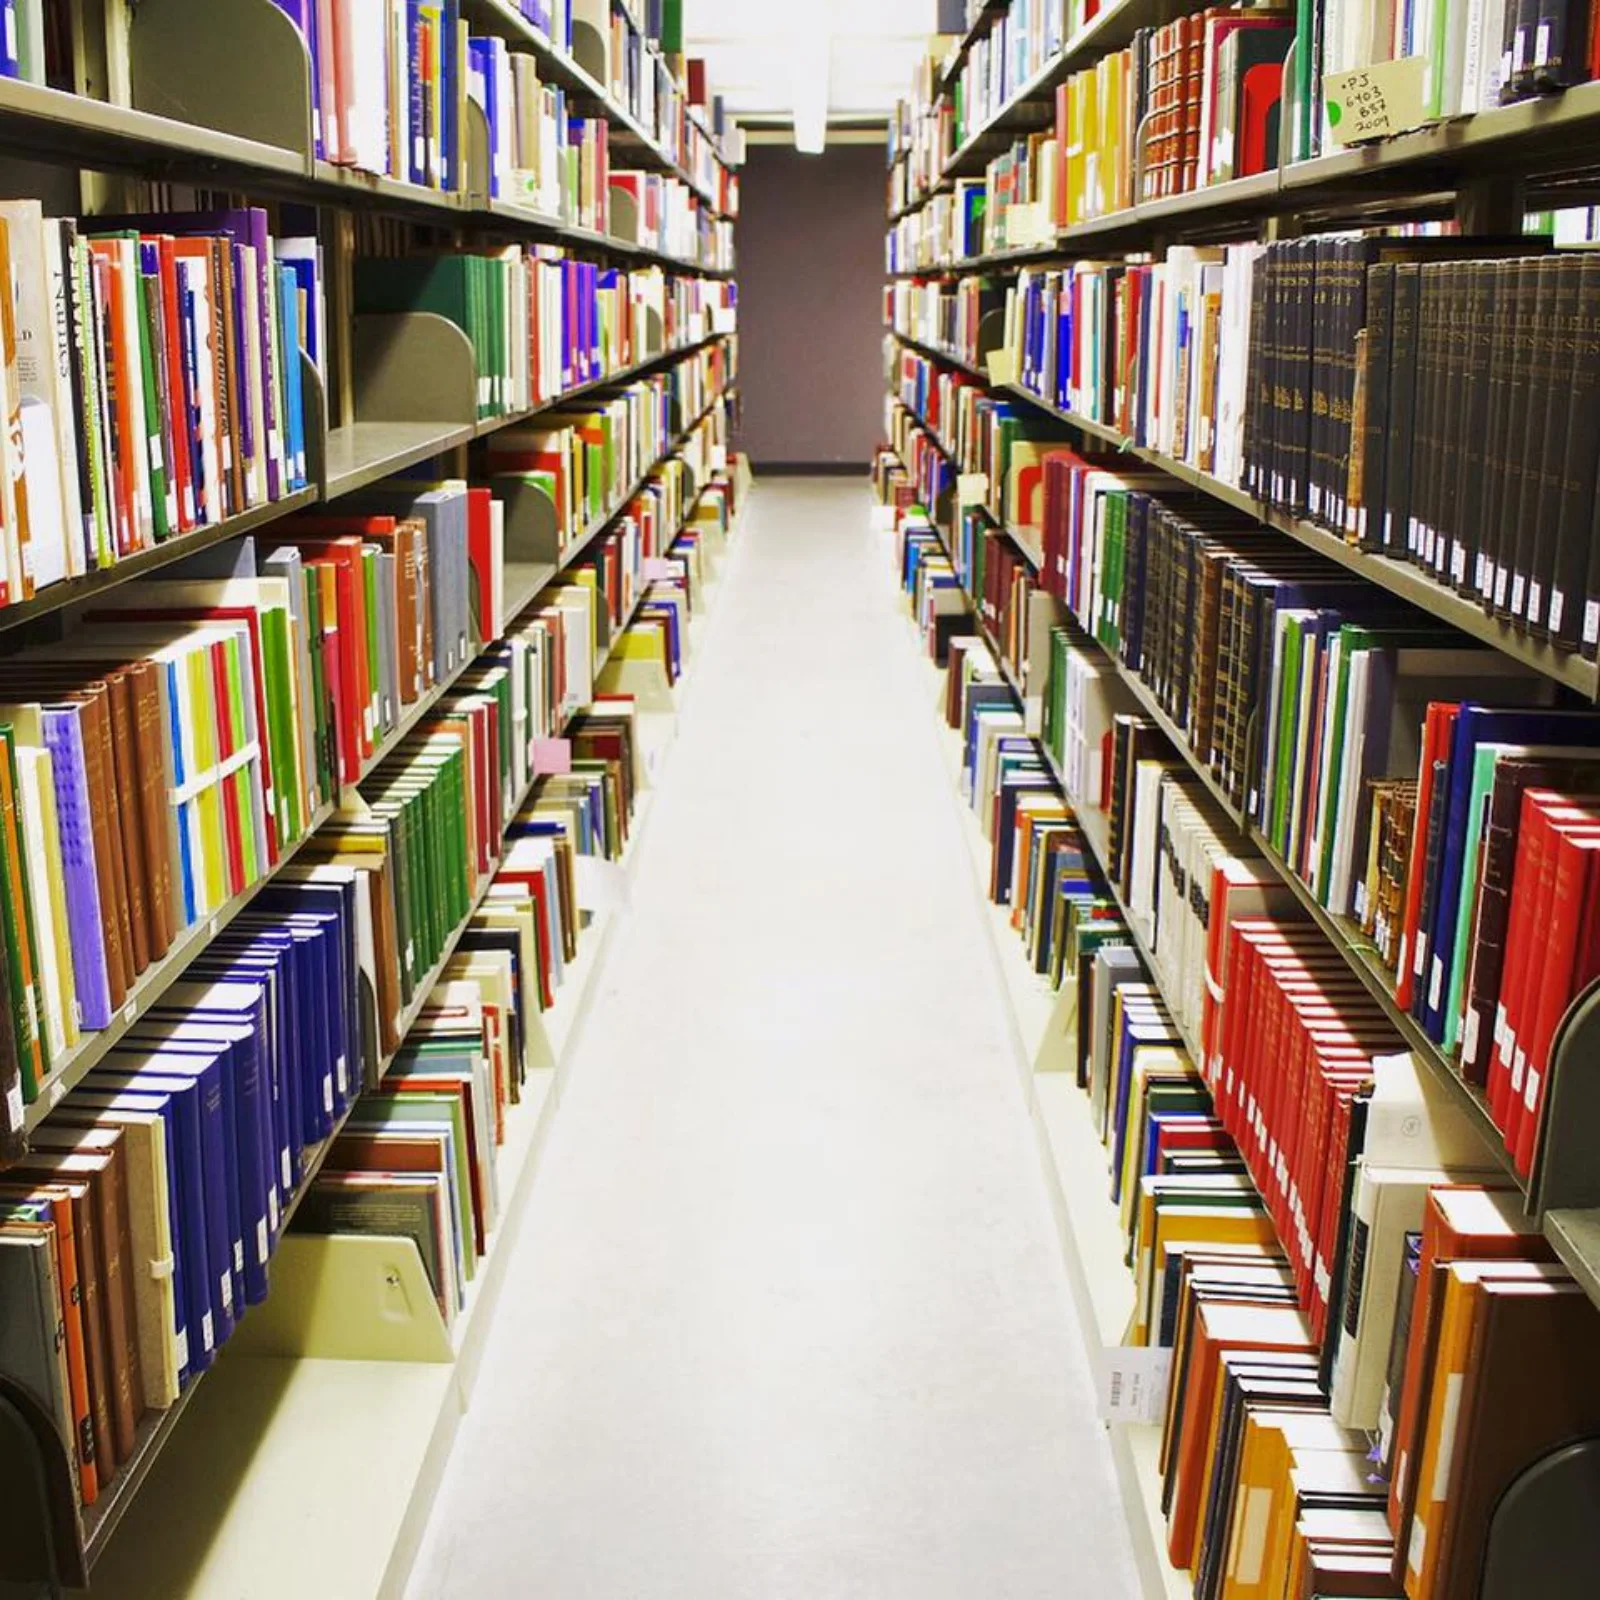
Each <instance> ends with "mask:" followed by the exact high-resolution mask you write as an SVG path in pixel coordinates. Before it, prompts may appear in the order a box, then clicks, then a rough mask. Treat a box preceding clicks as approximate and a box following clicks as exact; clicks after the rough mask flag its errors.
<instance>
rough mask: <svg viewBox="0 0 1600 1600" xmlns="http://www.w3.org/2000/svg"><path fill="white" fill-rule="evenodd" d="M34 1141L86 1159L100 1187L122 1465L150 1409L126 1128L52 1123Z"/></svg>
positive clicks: (98, 1217)
mask: <svg viewBox="0 0 1600 1600" xmlns="http://www.w3.org/2000/svg"><path fill="white" fill-rule="evenodd" d="M32 1142H33V1147H34V1149H35V1150H36V1151H38V1152H39V1153H40V1155H41V1156H50V1155H58V1156H60V1157H61V1158H62V1159H63V1160H65V1161H68V1162H74V1163H79V1162H81V1163H86V1164H88V1165H86V1166H85V1167H84V1168H82V1169H81V1170H84V1171H87V1172H90V1173H92V1174H93V1176H91V1178H90V1184H91V1187H92V1188H94V1189H96V1191H97V1194H96V1214H95V1222H96V1225H97V1230H98V1237H97V1241H96V1242H97V1246H98V1248H99V1251H100V1261H99V1265H100V1288H101V1294H102V1297H103V1300H104V1303H105V1318H106V1347H107V1352H108V1354H109V1355H110V1358H111V1367H112V1372H113V1375H114V1384H113V1390H112V1402H111V1415H112V1419H113V1422H114V1423H115V1428H116V1441H117V1461H118V1464H119V1465H120V1464H121V1463H122V1462H124V1461H126V1460H127V1459H128V1457H129V1456H130V1455H132V1454H133V1447H134V1433H135V1430H136V1429H137V1428H138V1426H139V1419H140V1418H141V1417H143V1415H144V1410H145V1406H144V1373H143V1370H142V1367H141V1364H140V1361H139V1320H138V1319H139V1312H138V1307H137V1305H136V1303H135V1299H134V1283H133V1270H134V1269H133V1223H132V1220H131V1218H130V1217H129V1215H128V1188H127V1177H126V1174H125V1172H124V1169H123V1153H122V1129H121V1128H115V1127H97V1128H73V1127H55V1126H53V1125H52V1124H50V1123H48V1122H46V1123H44V1124H43V1125H42V1126H40V1127H38V1128H36V1129H35V1130H34V1131H33V1135H32ZM29 1159H30V1160H31V1159H33V1158H32V1157H31V1156H30V1158H29ZM69 1170H72V1169H69Z"/></svg>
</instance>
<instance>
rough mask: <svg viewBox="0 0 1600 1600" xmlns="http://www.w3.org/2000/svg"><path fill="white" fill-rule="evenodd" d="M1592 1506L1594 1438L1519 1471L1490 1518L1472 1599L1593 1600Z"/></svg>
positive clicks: (1598, 1496) (1595, 1548)
mask: <svg viewBox="0 0 1600 1600" xmlns="http://www.w3.org/2000/svg"><path fill="white" fill-rule="evenodd" d="M1597 1505H1600V1439H1582V1440H1579V1441H1578V1442H1576V1443H1574V1444H1568V1445H1563V1446H1561V1448H1560V1449H1557V1450H1553V1451H1551V1453H1550V1454H1549V1455H1547V1456H1543V1457H1541V1459H1539V1460H1538V1461H1536V1462H1534V1463H1533V1465H1532V1466H1530V1467H1526V1468H1524V1469H1523V1471H1522V1472H1521V1473H1519V1474H1518V1475H1517V1477H1516V1478H1515V1479H1513V1480H1512V1482H1511V1484H1510V1486H1509V1487H1508V1488H1507V1489H1506V1491H1505V1493H1504V1494H1502V1495H1501V1497H1500V1503H1499V1504H1498V1505H1497V1506H1496V1507H1495V1510H1494V1515H1493V1516H1492V1517H1491V1518H1490V1520H1489V1539H1488V1545H1487V1549H1486V1552H1485V1556H1484V1563H1483V1581H1482V1583H1481V1584H1480V1585H1479V1588H1478V1600H1591V1597H1592V1596H1593V1594H1594V1592H1595V1574H1596V1573H1597V1572H1600V1519H1596V1517H1595V1514H1594V1510H1595V1507H1596V1506H1597Z"/></svg>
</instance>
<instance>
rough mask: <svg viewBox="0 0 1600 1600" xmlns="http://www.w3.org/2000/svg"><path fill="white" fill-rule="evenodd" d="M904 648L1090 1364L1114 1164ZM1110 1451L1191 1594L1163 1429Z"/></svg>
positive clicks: (1182, 1597)
mask: <svg viewBox="0 0 1600 1600" xmlns="http://www.w3.org/2000/svg"><path fill="white" fill-rule="evenodd" d="M906 628H907V631H908V636H909V638H910V639H911V641H912V644H911V648H912V649H913V651H914V652H915V653H916V656H917V659H918V662H919V665H920V666H921V669H922V671H923V673H924V674H925V677H926V681H927V685H928V689H929V707H928V711H929V715H930V716H931V717H933V718H935V719H936V722H935V731H936V733H937V736H938V739H939V744H940V748H941V750H942V751H943V753H944V756H945V762H946V766H947V768H948V769H949V770H950V773H951V784H952V787H953V789H954V794H953V796H952V798H953V801H954V803H955V805H956V807H957V809H958V810H959V811H960V813H961V833H962V837H963V839H964V840H965V841H966V845H967V850H966V854H967V857H968V861H969V865H970V866H971V869H972V886H973V893H974V895H975V896H976V898H977V899H978V901H979V902H980V903H981V905H982V908H983V916H984V923H985V925H986V926H987V928H988V930H989V932H990V934H991V936H992V945H993V953H994V959H995V966H996V970H997V974H998V976H999V978H1000V980H1001V987H1002V989H1003V991H1004V993H1005V996H1006V1000H1007V1004H1008V1010H1009V1013H1010V1020H1011V1023H1012V1032H1013V1041H1014V1045H1015V1049H1016V1055H1017V1068H1018V1073H1019V1076H1020V1077H1021V1079H1022V1092H1023V1094H1024V1096H1025V1097H1026V1099H1027V1102H1028V1106H1029V1109H1030V1111H1031V1113H1032V1116H1033V1121H1034V1126H1035V1130H1036V1131H1037V1133H1038V1137H1039V1154H1040V1159H1041V1164H1042V1166H1043V1168H1044V1176H1045V1183H1046V1187H1047V1188H1048V1190H1049V1193H1050V1201H1051V1207H1052V1210H1053V1211H1054V1213H1055V1218H1056V1224H1057V1228H1058V1230H1059V1232H1060V1235H1061V1245H1062V1253H1063V1255H1064V1256H1065V1258H1066V1266H1067V1277H1068V1279H1069V1281H1070V1282H1071V1285H1072V1292H1073V1301H1074V1304H1075V1306H1076V1308H1077V1312H1078V1321H1079V1325H1080V1327H1081V1329H1082V1332H1083V1339H1084V1344H1085V1347H1086V1348H1087V1351H1088V1355H1089V1361H1090V1364H1091V1366H1093V1365H1094V1364H1096V1363H1097V1362H1098V1361H1099V1359H1100V1356H1101V1352H1102V1351H1104V1350H1106V1349H1108V1348H1111V1347H1114V1346H1117V1345H1120V1344H1122V1343H1123V1342H1124V1339H1125V1335H1126V1333H1127V1330H1128V1327H1129V1325H1130V1323H1131V1320H1132V1316H1133V1300H1134V1287H1133V1274H1132V1272H1131V1270H1130V1269H1129V1267H1128V1265H1127V1263H1126V1261H1125V1260H1124V1259H1123V1239H1122V1228H1121V1224H1120V1221H1119V1219H1118V1216H1117V1207H1116V1205H1115V1203H1114V1202H1113V1201H1112V1199H1111V1197H1110V1172H1109V1168H1108V1166H1107V1161H1106V1152H1105V1147H1104V1145H1102V1144H1101V1142H1100V1139H1099V1136H1098V1135H1097V1134H1096V1133H1095V1130H1094V1126H1093V1123H1092V1121H1091V1118H1090V1111H1089V1099H1088V1096H1087V1095H1086V1094H1085V1093H1084V1092H1083V1091H1082V1090H1081V1089H1079V1087H1078V1085H1077V1081H1076V1078H1075V1076H1073V1074H1072V1073H1070V1072H1068V1071H1062V1070H1059V1069H1060V1068H1061V1067H1064V1066H1066V1065H1067V1064H1068V1058H1069V1056H1070V1051H1069V1049H1068V1044H1069V1040H1068V1036H1067V1033H1066V1030H1065V1026H1064V1019H1063V1018H1062V1017H1061V1016H1060V1014H1059V1011H1058V1004H1059V997H1057V996H1056V995H1055V994H1054V993H1053V992H1052V990H1051V988H1050V986H1049V984H1048V983H1047V982H1046V981H1045V980H1044V979H1043V978H1041V977H1040V976H1039V975H1038V974H1037V973H1035V972H1034V971H1033V970H1032V969H1031V968H1030V966H1029V964H1028V961H1027V959H1026V957H1025V955H1024V953H1023V945H1022V941H1021V939H1020V938H1019V937H1018V935H1017V933H1016V931H1015V930H1014V929H1013V928H1012V926H1011V923H1010V916H1009V912H1007V911H1006V910H1004V909H1002V908H1001V907H998V906H996V905H994V904H993V903H992V902H991V901H990V899H989V886H988V879H989V848H990V847H989V841H988V840H987V839H985V838H984V837H983V834H982V831H981V829H980V828H979V826H978V820H977V818H976V816H975V815H974V814H973V811H972V809H971V807H970V806H968V805H967V804H966V801H965V800H964V798H963V797H962V796H961V794H960V788H959V784H960V770H961V741H960V738H959V736H958V735H956V734H955V733H954V732H952V731H951V730H949V729H947V728H946V727H945V726H944V723H943V718H942V714H941V710H940V708H941V707H942V704H943V688H942V685H943V681H944V680H943V673H942V670H941V669H940V668H938V667H936V666H935V665H934V664H933V663H932V662H931V661H930V660H929V659H928V658H927V655H926V651H925V648H924V645H923V638H922V634H921V633H920V631H919V630H918V629H917V627H916V625H915V623H914V622H913V621H912V620H911V619H910V618H909V617H908V618H907V619H906ZM1108 1436H1109V1439H1110V1444H1111V1457H1112V1462H1113V1464H1114V1466H1115V1468H1116V1473H1117V1481H1118V1484H1119V1486H1120V1488H1121V1490H1122V1501H1123V1512H1124V1514H1125V1516H1126V1518H1127V1523H1128V1531H1129V1533H1130V1535H1131V1537H1132V1541H1133V1554H1134V1560H1135V1562H1136V1564H1137V1566H1138V1569H1139V1576H1140V1582H1141V1584H1142V1586H1143V1589H1144V1593H1145V1595H1146V1596H1147V1600H1192V1597H1193V1594H1194V1585H1193V1582H1192V1581H1191V1579H1190V1577H1189V1574H1188V1573H1187V1572H1182V1571H1179V1570H1178V1569H1177V1568H1175V1567H1174V1566H1173V1565H1172V1563H1171V1562H1170V1561H1169V1560H1168V1559H1167V1554H1166V1535H1167V1529H1166V1518H1165V1517H1164V1515H1163V1514H1162V1510H1161V1477H1160V1470H1159V1458H1160V1451H1161V1429H1160V1428H1159V1427H1155V1426H1135V1425H1130V1424H1117V1425H1115V1426H1112V1427H1110V1428H1109V1429H1108Z"/></svg>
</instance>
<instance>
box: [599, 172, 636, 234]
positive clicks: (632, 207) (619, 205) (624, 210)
mask: <svg viewBox="0 0 1600 1600" xmlns="http://www.w3.org/2000/svg"><path fill="white" fill-rule="evenodd" d="M609 198H610V201H611V210H610V217H609V220H608V221H607V224H606V226H607V228H608V229H609V231H610V233H611V237H612V238H613V239H620V240H622V242H623V243H624V244H639V243H641V242H642V241H641V240H640V238H639V203H638V201H636V200H635V199H634V198H633V196H632V195H631V194H630V193H629V192H628V191H627V190H626V189H624V188H623V187H622V186H621V185H620V184H617V183H613V184H612V185H611V186H610V197H609Z"/></svg>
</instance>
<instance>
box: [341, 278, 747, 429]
mask: <svg viewBox="0 0 1600 1600" xmlns="http://www.w3.org/2000/svg"><path fill="white" fill-rule="evenodd" d="M735 303H736V291H735V290H734V288H733V286H732V285H731V284H726V283H722V282H717V281H708V280H702V279H679V278H672V279H668V278H667V277H665V275H664V274H662V273H661V271H660V270H659V269H658V268H653V267H652V268H641V269H635V270H634V271H632V272H625V271H622V270H620V269H618V268H615V267H601V266H599V265H597V264H596V263H594V262H591V261H578V260H573V259H571V258H566V257H561V258H554V257H550V256H546V255H544V254H541V253H540V252H539V251H537V250H528V249H523V248H520V247H517V246H511V247H508V248H507V249H504V250H500V251H496V252H494V253H492V254H490V253H480V252H476V251H455V252H450V253H445V254H426V255H410V256H401V257H385V256H364V257H361V258H359V259H358V260H357V262H356V268H355V305H356V309H357V312H358V313H369V314H378V315H385V314H387V315H394V314H402V313H409V312H430V313H432V314H434V315H436V316H442V317H444V318H446V319H447V320H448V321H450V322H453V323H454V324H455V325H456V326H457V327H459V328H460V329H461V330H462V332H463V333H465V334H466V336H467V338H468V340H469V341H470V343H471V345H472V352H473V360H474V366H475V368H476V372H477V384H478V415H479V417H480V418H485V419H487V418H491V417H503V416H514V415H516V414H517V413H519V412H523V411H530V410H532V409H534V407H536V406H538V405H541V404H544V403H546V402H548V401H550V400H552V399H555V398H557V397H559V395H560V394H561V393H562V392H563V391H564V390H566V389H571V388H576V387H579V386H581V385H584V384H588V383H594V382H596V381H598V380H599V379H601V378H603V377H605V376H606V374H607V373H609V372H616V371H619V370H625V369H626V368H628V367H630V366H634V365H636V364H638V363H640V362H642V361H648V360H650V359H652V358H654V357H656V356H658V355H660V354H662V353H663V351H664V348H665V347H667V346H670V345H671V344H672V343H674V342H687V341H686V340H685V339H684V334H685V333H687V334H689V335H690V336H693V335H695V334H696V333H697V332H698V330H701V329H704V328H706V327H707V324H708V323H709V322H710V321H712V320H713V319H715V320H716V321H717V322H718V323H722V324H724V325H726V322H727V321H729V320H731V313H732V312H733V309H734V306H735ZM658 329H659V331H658ZM680 330H681V331H680ZM699 336H700V337H704V334H703V333H700V334H699ZM663 341H664V343H663Z"/></svg>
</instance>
